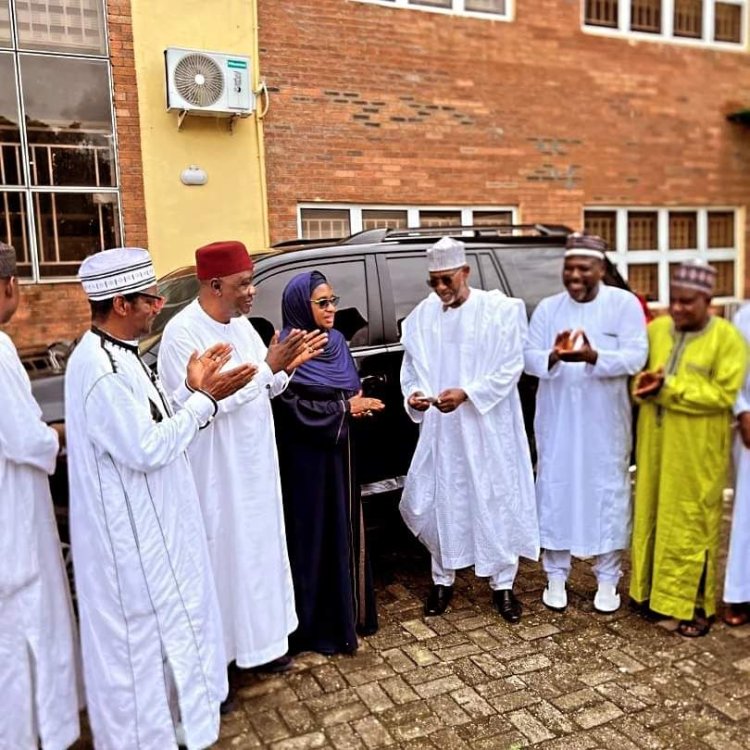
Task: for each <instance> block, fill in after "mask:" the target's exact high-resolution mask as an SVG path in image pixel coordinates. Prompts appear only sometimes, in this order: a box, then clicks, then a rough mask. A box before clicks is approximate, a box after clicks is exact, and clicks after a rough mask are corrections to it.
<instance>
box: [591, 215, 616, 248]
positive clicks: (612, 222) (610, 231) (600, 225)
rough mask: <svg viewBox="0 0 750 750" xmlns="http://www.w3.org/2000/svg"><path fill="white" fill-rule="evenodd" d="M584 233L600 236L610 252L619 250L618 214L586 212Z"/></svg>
mask: <svg viewBox="0 0 750 750" xmlns="http://www.w3.org/2000/svg"><path fill="white" fill-rule="evenodd" d="M583 231H584V232H586V234H596V235H599V237H601V238H602V239H603V240H604V241H605V242H606V243H607V248H609V249H610V250H617V212H616V211H586V212H584V215H583Z"/></svg>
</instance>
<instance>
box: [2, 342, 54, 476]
mask: <svg viewBox="0 0 750 750" xmlns="http://www.w3.org/2000/svg"><path fill="white" fill-rule="evenodd" d="M0 336H1V337H0V453H2V455H3V456H4V457H5V458H6V459H7V460H8V461H11V462H13V463H15V464H21V465H27V466H33V467H34V468H36V469H40V470H41V471H43V472H45V473H47V474H52V473H53V472H54V471H55V462H56V460H57V453H58V450H59V444H58V438H57V433H56V432H55V431H54V430H53V429H52V428H51V427H47V425H46V424H44V422H43V421H42V411H41V409H40V408H39V405H38V404H37V403H36V401H34V397H33V396H32V395H31V384H30V383H29V377H28V375H27V374H26V371H25V370H24V369H23V365H22V364H21V361H20V360H19V359H18V354H17V353H16V350H15V347H14V346H13V344H12V343H11V341H10V339H9V338H7V337H6V336H2V335H0Z"/></svg>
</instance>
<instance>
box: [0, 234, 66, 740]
mask: <svg viewBox="0 0 750 750" xmlns="http://www.w3.org/2000/svg"><path fill="white" fill-rule="evenodd" d="M18 301H19V293H18V280H17V278H16V254H15V251H14V250H13V248H12V247H10V245H6V244H4V243H2V242H0V324H4V323H7V322H8V321H9V320H10V319H11V317H12V316H13V314H14V313H15V311H16V309H17V307H18ZM58 449H59V444H58V434H57V432H56V431H55V430H54V429H52V428H51V427H47V425H45V424H44V422H43V421H42V411H41V409H40V408H39V405H38V404H37V403H36V401H35V400H34V398H33V396H32V394H31V384H30V382H29V377H28V375H27V374H26V371H25V370H24V369H23V365H22V364H21V362H20V360H19V359H18V354H17V353H16V349H15V347H14V346H13V342H12V341H11V340H10V338H9V337H8V336H7V335H6V334H4V333H2V332H0V694H2V697H3V707H2V709H1V710H0V748H3V750H36V748H38V747H39V746H40V743H41V747H42V748H43V750H64V749H65V748H67V747H70V746H71V745H72V744H73V743H74V742H75V741H76V739H78V735H79V722H78V711H79V695H78V667H77V665H78V653H77V634H76V632H75V623H74V620H73V608H72V605H71V601H70V592H69V590H68V579H67V577H66V575H65V566H64V564H63V559H62V554H61V551H60V538H59V536H58V533H57V525H56V523H55V515H54V512H53V509H52V498H51V497H50V492H49V481H48V478H47V475H48V474H52V473H53V472H54V470H55V463H56V459H57V453H58Z"/></svg>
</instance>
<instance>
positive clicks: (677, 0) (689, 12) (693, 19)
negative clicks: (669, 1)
mask: <svg viewBox="0 0 750 750" xmlns="http://www.w3.org/2000/svg"><path fill="white" fill-rule="evenodd" d="M673 30H674V35H675V36H682V37H691V38H693V39H700V38H701V37H702V36H703V0H674V26H673Z"/></svg>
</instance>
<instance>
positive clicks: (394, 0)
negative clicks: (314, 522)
mask: <svg viewBox="0 0 750 750" xmlns="http://www.w3.org/2000/svg"><path fill="white" fill-rule="evenodd" d="M354 2H357V3H367V4H368V5H380V6H382V7H384V8H399V9H401V10H420V11H426V12H427V13H441V14H443V15H445V16H467V17H469V18H483V19H486V20H488V21H506V22H507V21H513V20H514V18H515V6H516V2H515V0H505V13H487V12H484V11H480V10H466V5H465V2H464V0H452V3H453V4H452V7H450V8H433V7H430V6H428V5H414V4H412V3H411V2H410V0H354Z"/></svg>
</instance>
